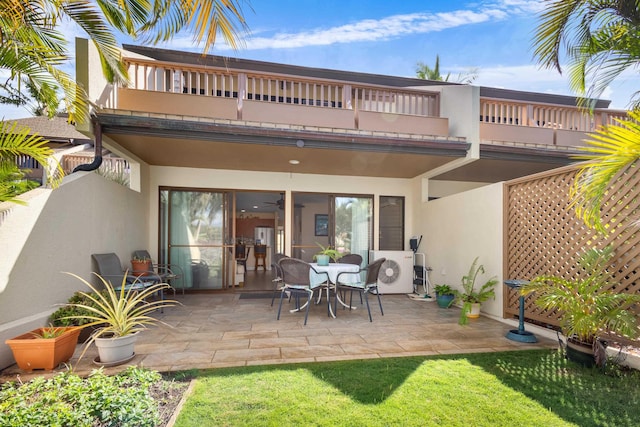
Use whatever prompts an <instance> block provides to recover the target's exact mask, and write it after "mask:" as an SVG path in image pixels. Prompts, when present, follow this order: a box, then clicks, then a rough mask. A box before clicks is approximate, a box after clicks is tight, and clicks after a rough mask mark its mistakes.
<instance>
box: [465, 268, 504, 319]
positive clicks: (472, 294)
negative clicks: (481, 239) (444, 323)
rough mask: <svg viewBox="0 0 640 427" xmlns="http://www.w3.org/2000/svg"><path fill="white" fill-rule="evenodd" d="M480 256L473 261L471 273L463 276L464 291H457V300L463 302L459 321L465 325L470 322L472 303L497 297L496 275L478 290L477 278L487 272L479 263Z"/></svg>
mask: <svg viewBox="0 0 640 427" xmlns="http://www.w3.org/2000/svg"><path fill="white" fill-rule="evenodd" d="M478 258H479V257H476V259H474V260H473V263H471V267H470V268H469V273H467V274H466V275H465V276H462V289H463V291H462V292H460V291H458V290H456V291H455V294H456V301H460V302H462V311H461V312H460V320H459V321H458V323H460V324H461V325H465V324H467V322H468V319H467V313H469V311H470V310H471V304H475V303H481V302H484V301H486V300H488V299H489V298H495V297H496V294H495V291H494V288H495V286H496V285H497V284H498V279H497V277H496V276H493V277H491V278H490V279H488V280H487V281H486V282H485V283H484V284H483V285H482V286H480V288H479V289H477V290H476V279H477V277H478V275H479V274H484V273H485V271H484V266H483V265H482V264H480V265H478Z"/></svg>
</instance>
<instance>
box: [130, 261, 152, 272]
mask: <svg viewBox="0 0 640 427" xmlns="http://www.w3.org/2000/svg"><path fill="white" fill-rule="evenodd" d="M131 270H132V271H131V274H132V275H134V276H146V275H147V274H149V273H152V272H153V266H152V264H151V258H148V257H144V256H143V257H141V256H134V257H133V258H132V259H131Z"/></svg>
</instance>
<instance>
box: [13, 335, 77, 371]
mask: <svg viewBox="0 0 640 427" xmlns="http://www.w3.org/2000/svg"><path fill="white" fill-rule="evenodd" d="M80 329H81V328H77V327H56V326H48V327H44V328H38V329H34V330H33V331H31V332H27V333H25V334H22V335H19V336H17V337H14V338H11V339H8V340H6V341H5V343H6V344H7V345H8V346H9V347H11V351H12V352H13V357H14V358H15V359H16V363H17V364H18V367H19V368H20V369H22V370H24V371H27V372H31V371H32V370H34V369H47V370H51V369H54V368H55V367H56V366H58V365H59V364H60V363H64V362H66V361H68V360H69V359H71V356H73V353H74V352H75V350H76V344H77V343H78V335H80Z"/></svg>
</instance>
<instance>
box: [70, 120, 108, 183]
mask: <svg viewBox="0 0 640 427" xmlns="http://www.w3.org/2000/svg"><path fill="white" fill-rule="evenodd" d="M93 134H94V135H95V137H96V142H95V143H94V144H93V146H94V153H95V154H94V157H93V162H91V163H84V164H82V165H78V166H76V167H75V168H74V169H73V172H71V173H75V172H78V171H85V172H91V171H94V170H96V169H98V168H99V167H100V165H101V164H102V126H101V125H100V123H98V122H97V121H95V120H94V121H93Z"/></svg>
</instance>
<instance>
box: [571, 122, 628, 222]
mask: <svg viewBox="0 0 640 427" xmlns="http://www.w3.org/2000/svg"><path fill="white" fill-rule="evenodd" d="M629 117H630V118H629V119H626V120H616V122H617V123H616V124H614V125H608V126H605V127H603V128H602V129H600V130H598V131H596V132H595V133H593V134H591V135H590V139H589V140H587V145H586V146H585V147H581V148H580V150H581V151H584V152H585V153H584V154H581V155H579V156H577V159H579V160H585V162H584V163H582V164H581V165H580V168H579V170H578V173H577V175H576V179H575V180H574V183H573V186H572V187H571V190H570V199H571V204H570V206H571V207H574V208H575V209H576V213H577V214H578V216H579V217H581V218H582V219H583V221H584V222H585V224H586V225H587V226H589V227H591V228H595V229H597V230H599V231H601V232H606V228H605V227H604V225H603V224H602V220H601V216H600V209H601V206H602V202H603V200H604V198H605V196H606V191H607V188H608V186H609V184H610V183H611V181H612V179H613V178H614V177H615V176H616V175H617V174H619V173H620V172H621V171H622V170H623V169H624V168H626V167H627V166H628V165H630V164H632V163H633V162H635V161H636V160H637V159H639V158H640V112H633V111H631V112H629Z"/></svg>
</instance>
